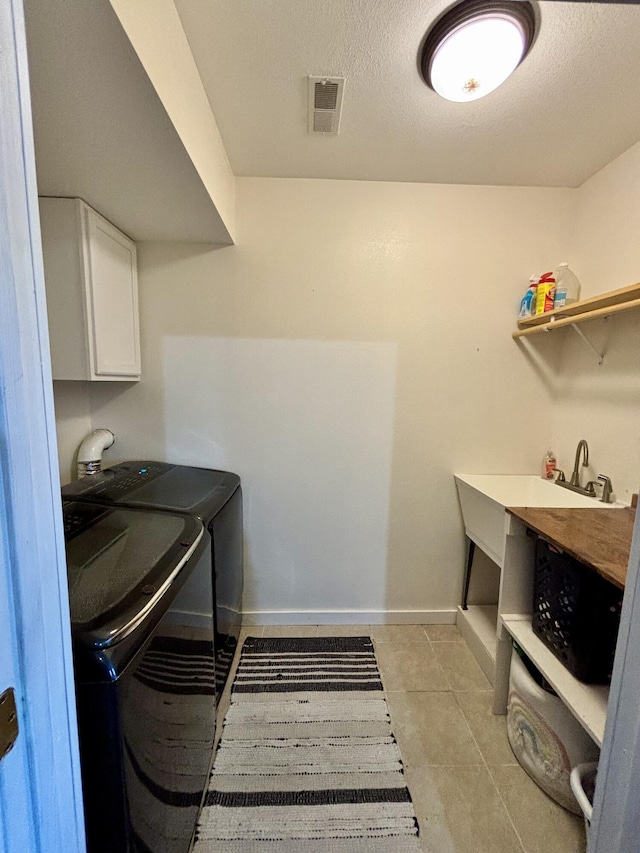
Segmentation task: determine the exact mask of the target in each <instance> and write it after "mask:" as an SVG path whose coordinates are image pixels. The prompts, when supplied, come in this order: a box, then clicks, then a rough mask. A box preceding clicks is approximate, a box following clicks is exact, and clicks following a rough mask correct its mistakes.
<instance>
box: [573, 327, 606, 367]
mask: <svg viewBox="0 0 640 853" xmlns="http://www.w3.org/2000/svg"><path fill="white" fill-rule="evenodd" d="M571 328H572V329H573V331H574V332H575V333H576V334H577V335H579V336H580V337H581V338H582V340H583V341H584V342H585V344H586V345H587V346H588V347H589V349H590V350H591V352H593V353H595V354H596V356H597V357H598V364H599V365H600V367H602V365H603V364H604V353H601V352H600V351H599V350H597V349H596V348H595V347H594V345H593V344H592V343H591V341H590V340H589V338H588V337H587V336H586V335H585V333H584V332H583V331H582V329H581V328H580V327H579V326H576V325H574V324H573V323H571Z"/></svg>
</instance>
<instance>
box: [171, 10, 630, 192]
mask: <svg viewBox="0 0 640 853" xmlns="http://www.w3.org/2000/svg"><path fill="white" fill-rule="evenodd" d="M448 5H450V3H449V0H444V1H443V0H422V2H420V1H419V0H313V2H312V1H311V0H269V2H268V0H252V2H238V0H216V2H215V3H212V2H211V0H176V6H177V7H178V11H179V13H180V17H181V19H182V22H183V25H184V28H185V31H186V34H187V37H188V39H189V42H190V44H191V48H192V51H193V54H194V57H195V60H196V63H197V65H198V68H199V70H200V74H201V76H202V80H203V82H204V85H205V88H206V90H207V93H208V96H209V99H210V102H211V106H212V108H213V112H214V114H215V117H216V119H217V122H218V125H219V127H220V131H221V134H222V138H223V141H224V144H225V147H226V149H227V153H228V155H229V159H230V161H231V166H232V168H233V171H234V172H235V174H236V175H254V176H255V175H260V176H277V177H311V178H343V179H357V180H380V181H424V182H439V183H465V184H507V185H532V186H569V187H575V186H578V185H580V184H581V183H582V182H583V181H584V180H585V179H586V178H588V177H589V176H590V175H592V174H593V173H594V172H596V171H598V169H600V168H601V167H602V166H604V165H605V164H606V163H608V162H609V161H610V160H612V159H613V158H614V157H616V156H617V155H618V154H620V153H621V152H622V151H624V150H626V149H627V148H628V147H629V146H631V145H632V144H633V143H635V142H636V141H637V140H638V139H640V109H639V97H638V86H637V82H638V80H640V50H639V49H638V38H639V36H640V6H638V5H607V4H597V3H564V2H550V1H549V0H542V2H540V3H538V5H537V9H538V13H539V18H540V29H539V35H538V38H537V40H536V43H535V44H534V46H533V48H532V50H531V52H530V54H529V55H528V57H527V58H526V60H525V62H524V63H523V64H522V65H521V66H520V67H519V68H518V69H517V70H516V72H515V73H514V74H513V76H512V77H511V78H510V79H509V80H508V81H507V82H506V83H505V84H504V85H503V86H502V87H501V88H499V89H498V90H496V91H495V92H493V93H492V94H490V95H488V96H487V97H486V98H483V99H481V100H479V101H476V102H474V103H469V104H454V103H450V102H447V101H444V100H442V99H441V98H439V97H438V96H437V95H435V94H434V93H433V92H432V91H431V90H430V89H428V88H427V87H426V86H425V85H424V83H423V82H422V81H421V79H420V77H419V74H418V70H417V61H416V57H417V52H418V48H419V45H420V42H421V39H422V38H423V36H424V33H425V31H426V29H427V28H428V27H429V25H430V23H431V22H432V21H433V20H434V18H435V17H436V16H437V15H438V14H440V12H442V11H443V10H444V9H445V8H446V7H447V6H448ZM308 74H324V75H343V76H345V77H346V78H347V82H346V88H345V96H344V107H343V114H342V125H341V131H340V134H339V136H337V137H322V136H312V135H309V134H308V133H307V88H306V76H307V75H308Z"/></svg>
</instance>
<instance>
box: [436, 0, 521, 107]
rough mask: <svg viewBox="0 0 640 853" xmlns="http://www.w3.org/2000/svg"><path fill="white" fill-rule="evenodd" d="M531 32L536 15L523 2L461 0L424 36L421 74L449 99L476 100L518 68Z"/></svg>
mask: <svg viewBox="0 0 640 853" xmlns="http://www.w3.org/2000/svg"><path fill="white" fill-rule="evenodd" d="M534 34H535V15H534V12H533V7H532V6H531V4H530V3H529V2H527V0H504V2H501V1H500V0H463V2H462V3H459V4H458V5H457V6H454V7H453V8H452V9H450V10H449V11H448V12H446V13H445V14H444V15H443V16H442V17H441V18H440V19H439V20H438V21H436V23H435V24H434V25H433V27H432V28H431V29H430V30H429V32H428V33H427V36H426V38H425V41H424V46H423V48H422V55H421V61H420V65H421V70H422V75H423V77H424V79H425V81H426V83H427V84H428V85H429V86H430V87H431V88H432V89H433V90H434V91H435V92H437V93H438V94H439V95H442V97H443V98H447V100H449V101H459V102H465V101H476V100H478V98H482V97H484V96H485V95H488V94H489V92H493V90H494V89H497V88H498V86H499V85H500V84H501V83H503V82H504V81H505V80H506V79H507V77H509V75H510V74H511V73H512V72H513V71H514V70H515V69H516V68H517V67H518V65H519V64H520V62H522V60H523V58H524V57H525V55H526V53H527V51H528V50H529V48H530V47H531V44H532V43H533V38H534Z"/></svg>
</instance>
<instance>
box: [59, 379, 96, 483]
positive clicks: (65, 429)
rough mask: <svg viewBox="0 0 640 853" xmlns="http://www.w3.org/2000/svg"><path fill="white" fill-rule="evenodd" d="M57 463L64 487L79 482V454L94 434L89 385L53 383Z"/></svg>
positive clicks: (83, 383) (84, 383) (82, 383)
mask: <svg viewBox="0 0 640 853" xmlns="http://www.w3.org/2000/svg"><path fill="white" fill-rule="evenodd" d="M53 397H54V402H55V415H56V434H57V438H58V464H59V468H60V482H61V483H62V485H64V484H65V483H69V482H71V480H75V479H76V470H75V467H76V465H75V462H76V454H77V452H78V446H79V444H80V442H81V441H82V439H83V438H84V436H85V435H87V434H88V433H90V432H91V430H92V426H91V409H90V403H89V386H88V384H87V383H86V382H54V383H53Z"/></svg>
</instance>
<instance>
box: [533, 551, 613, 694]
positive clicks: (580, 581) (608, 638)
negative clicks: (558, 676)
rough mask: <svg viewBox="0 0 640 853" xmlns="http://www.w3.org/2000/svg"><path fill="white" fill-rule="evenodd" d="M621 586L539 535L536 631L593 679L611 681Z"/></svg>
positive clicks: (571, 666) (583, 677)
mask: <svg viewBox="0 0 640 853" xmlns="http://www.w3.org/2000/svg"><path fill="white" fill-rule="evenodd" d="M622 595H623V593H622V590H620V589H618V588H617V587H615V586H614V585H613V584H612V583H609V581H606V580H605V579H604V578H602V577H600V575H598V574H597V573H596V572H594V571H593V570H592V569H590V568H589V567H588V566H585V565H583V564H582V563H580V562H578V560H574V559H573V557H570V556H568V554H564V553H562V552H561V551H559V550H558V549H557V548H556V547H555V546H553V545H551V544H550V543H549V542H547V541H545V540H544V539H542V538H540V537H538V539H537V541H536V556H535V571H534V582H533V632H534V634H536V636H538V637H539V638H540V639H541V640H542V642H543V643H544V644H545V645H546V646H547V647H548V648H549V649H550V650H551V651H552V652H553V653H554V655H555V656H556V657H557V658H558V659H559V660H560V661H562V663H563V664H564V665H565V666H566V667H567V669H568V670H569V672H571V673H572V674H573V675H575V677H576V678H578V679H579V680H580V681H584V682H586V683H588V684H608V683H609V682H610V681H611V670H612V669H613V657H614V654H615V649H616V640H617V638H618V628H619V627H620V611H621V609H622Z"/></svg>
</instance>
